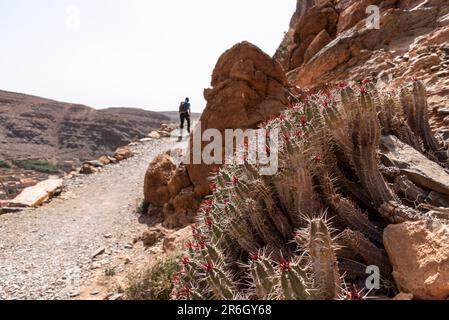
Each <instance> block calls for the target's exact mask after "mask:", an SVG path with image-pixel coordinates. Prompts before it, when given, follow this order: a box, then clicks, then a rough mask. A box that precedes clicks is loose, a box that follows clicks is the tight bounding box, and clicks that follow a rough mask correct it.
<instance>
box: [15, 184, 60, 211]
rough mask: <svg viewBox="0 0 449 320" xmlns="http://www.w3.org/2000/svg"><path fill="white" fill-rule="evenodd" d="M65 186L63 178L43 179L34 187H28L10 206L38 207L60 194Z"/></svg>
mask: <svg viewBox="0 0 449 320" xmlns="http://www.w3.org/2000/svg"><path fill="white" fill-rule="evenodd" d="M62 188H63V180H62V179H49V180H45V181H42V182H40V183H38V184H37V185H35V186H34V187H29V188H26V189H25V190H23V191H22V193H21V194H19V195H18V196H17V197H16V198H15V199H14V200H12V201H11V203H10V205H9V206H10V207H38V206H40V205H42V204H43V203H45V202H46V201H48V200H49V199H51V198H52V197H53V196H55V195H56V194H59V193H60V192H61V191H62Z"/></svg>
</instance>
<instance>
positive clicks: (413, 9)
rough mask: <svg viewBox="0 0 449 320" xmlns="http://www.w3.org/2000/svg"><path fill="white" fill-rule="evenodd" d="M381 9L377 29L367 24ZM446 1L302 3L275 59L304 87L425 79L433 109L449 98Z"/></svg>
mask: <svg viewBox="0 0 449 320" xmlns="http://www.w3.org/2000/svg"><path fill="white" fill-rule="evenodd" d="M370 5H375V6H377V7H378V8H379V10H380V19H379V22H380V25H379V27H380V28H379V29H376V28H374V29H372V28H371V27H370V24H369V23H367V18H368V17H369V16H370V14H367V13H366V10H367V8H368V6H370ZM448 38H449V1H448V0H426V1H424V0H388V1H381V0H362V1H354V0H334V1H329V0H310V1H309V0H308V1H298V7H297V11H296V12H295V14H294V16H293V18H292V22H291V24H290V30H289V31H288V33H287V34H286V36H285V38H284V41H283V42H282V44H281V46H280V47H279V50H278V52H277V53H276V55H275V58H276V59H277V60H279V61H280V62H281V64H282V66H283V67H284V69H285V71H286V73H287V76H288V78H289V80H290V83H291V84H292V85H294V86H299V87H300V88H301V89H303V90H304V89H312V88H317V87H320V86H322V85H325V84H328V83H337V82H339V81H348V80H359V81H361V80H364V79H375V80H376V81H378V80H381V81H383V82H385V83H389V87H396V88H398V87H399V86H400V85H401V84H402V83H403V82H404V81H410V80H412V79H413V78H416V79H419V80H422V81H424V83H425V85H426V87H427V88H428V91H429V97H430V104H431V107H434V108H436V109H438V108H440V107H441V106H443V104H444V102H447V93H448V86H449V69H448V68H449V52H448V51H449V47H448V45H447V40H448Z"/></svg>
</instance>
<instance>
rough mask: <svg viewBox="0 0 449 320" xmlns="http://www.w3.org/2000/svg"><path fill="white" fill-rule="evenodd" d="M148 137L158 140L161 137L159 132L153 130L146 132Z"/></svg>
mask: <svg viewBox="0 0 449 320" xmlns="http://www.w3.org/2000/svg"><path fill="white" fill-rule="evenodd" d="M148 138H151V139H155V140H159V139H160V138H161V134H160V133H159V132H157V131H153V132H151V133H149V134H148Z"/></svg>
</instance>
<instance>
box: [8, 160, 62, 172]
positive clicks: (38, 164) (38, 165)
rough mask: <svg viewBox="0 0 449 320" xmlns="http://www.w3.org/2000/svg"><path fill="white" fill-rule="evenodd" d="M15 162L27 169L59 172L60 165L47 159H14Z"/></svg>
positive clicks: (16, 164)
mask: <svg viewBox="0 0 449 320" xmlns="http://www.w3.org/2000/svg"><path fill="white" fill-rule="evenodd" d="M13 164H14V165H15V166H17V167H19V168H22V169H25V170H33V171H38V172H43V173H48V174H57V173H59V167H58V166H57V165H54V164H51V163H49V162H47V161H40V160H14V161H13Z"/></svg>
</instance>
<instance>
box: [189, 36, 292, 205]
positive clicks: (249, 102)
mask: <svg viewBox="0 0 449 320" xmlns="http://www.w3.org/2000/svg"><path fill="white" fill-rule="evenodd" d="M286 86H287V80H286V77H285V73H284V70H283V69H282V67H281V65H280V64H279V63H278V62H277V61H276V60H274V59H272V58H271V57H270V56H268V55H267V54H265V53H264V52H262V51H261V50H260V49H259V48H257V47H256V46H254V45H252V44H250V43H248V42H242V43H239V44H237V45H235V46H234V47H232V48H231V49H230V50H228V51H226V52H225V53H224V54H223V55H222V56H221V57H220V59H219V60H218V62H217V65H216V67H215V69H214V72H213V75H212V87H211V88H209V89H206V90H205V92H204V95H205V98H206V100H207V106H206V109H205V111H204V113H203V115H202V117H201V119H200V124H201V130H199V129H198V128H197V129H196V130H195V133H194V135H195V134H197V135H202V133H203V132H204V131H205V130H206V129H211V128H213V129H217V130H219V131H220V132H222V133H224V130H225V129H249V128H257V125H258V123H259V122H260V121H261V120H263V119H264V118H266V117H268V116H272V115H274V114H278V113H280V112H281V111H282V110H283V109H284V108H285V107H286V106H287V105H288V101H287V96H286ZM194 135H193V136H194ZM193 136H192V137H191V140H190V145H191V146H192V145H193ZM223 136H224V135H223ZM205 145H206V143H203V144H202V148H203V147H204V146H205ZM202 148H201V149H202ZM195 151H198V150H195ZM193 152H194V151H193V149H192V148H190V159H193ZM187 171H188V174H189V177H190V180H191V181H192V183H193V184H194V186H195V193H196V195H197V196H200V197H201V196H205V195H207V194H208V193H209V192H210V190H209V183H208V181H207V178H208V177H209V176H210V173H211V166H208V165H205V164H189V165H187Z"/></svg>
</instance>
